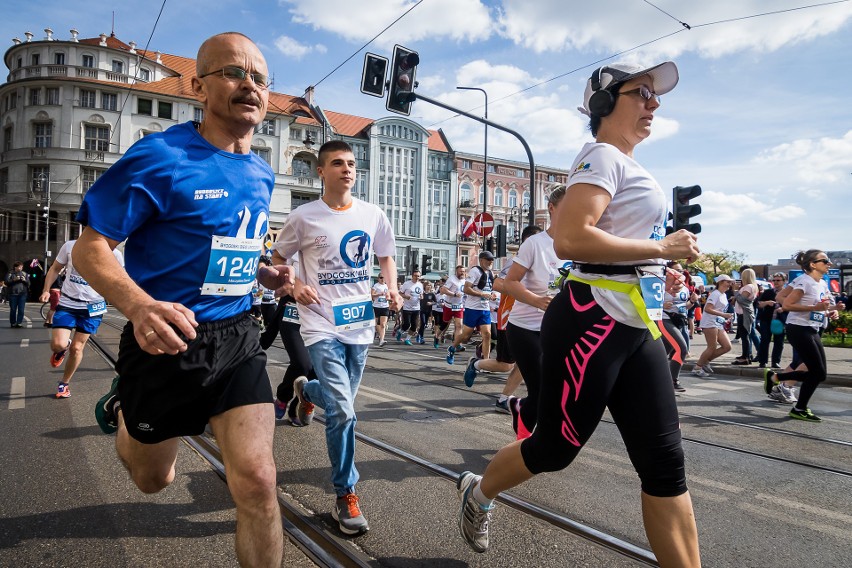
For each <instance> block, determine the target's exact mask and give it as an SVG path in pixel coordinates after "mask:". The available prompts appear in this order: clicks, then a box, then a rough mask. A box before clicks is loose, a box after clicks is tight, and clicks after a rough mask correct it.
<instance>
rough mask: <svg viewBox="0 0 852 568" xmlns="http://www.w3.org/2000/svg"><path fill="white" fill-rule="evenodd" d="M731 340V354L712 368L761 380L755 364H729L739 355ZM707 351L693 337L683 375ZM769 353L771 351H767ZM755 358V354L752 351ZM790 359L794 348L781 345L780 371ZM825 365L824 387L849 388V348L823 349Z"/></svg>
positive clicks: (738, 345) (851, 366) (851, 352)
mask: <svg viewBox="0 0 852 568" xmlns="http://www.w3.org/2000/svg"><path fill="white" fill-rule="evenodd" d="M728 338H730V340H731V345H732V349H731V351H730V352H728V353H726V354H725V355H722V356H721V357H719V358H718V359H716V360H715V361H713V363H712V365H713V367H714V368H715V369H716V370H717V372H718V373H723V374H725V375H737V376H741V377H753V378H757V379H762V378H763V369H759V368H758V367H757V363H752V364H751V365H732V364H731V363H732V362H733V360H734V359H735V358H736V357H739V356H740V355H742V352H743V348H742V343H741V342H740V341H738V340H734V335H733V334H728ZM706 347H707V342H706V341H705V340H704V336H703V335H701V334H698V333H696V334H694V335H693V338H692V341H691V342H690V347H689V352H690V353H691V355H692V356H691V357H689V358H688V359H687V361H686V363H685V364H684V366H683V371H681V372H690V371H692V364H693V363H695V361H696V360H697V359H698V356H699V355H701V352H702V351H704V349H705V348H706ZM770 349H771V347H770ZM755 354H756V350H755ZM792 357H793V348H792V347H791V346H790V344H789V343H787V344H785V345H784V352H783V354H782V355H781V367H782V368H783V367H786V366H787V365H788V364H789V363H790V360H791V359H792ZM825 358H826V363H828V378H827V379H826V384H830V385H837V386H843V387H852V348H849V349H846V348H843V347H826V348H825Z"/></svg>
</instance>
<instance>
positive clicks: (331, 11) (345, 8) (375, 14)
mask: <svg viewBox="0 0 852 568" xmlns="http://www.w3.org/2000/svg"><path fill="white" fill-rule="evenodd" d="M279 4H280V5H282V6H287V7H289V12H290V14H292V18H293V22H295V23H297V24H303V25H307V26H310V27H312V28H313V29H314V30H322V31H326V32H331V33H334V34H337V35H339V36H341V37H343V38H345V39H346V40H348V41H350V42H363V41H366V40H369V39H372V38H373V36H375V35H376V34H378V33H379V32H380V31H382V30H383V29H384V28H385V27H386V26H388V25H389V24H390V23H391V22H393V21H394V20H396V19H397V18H399V17H400V16H401V15H402V14H404V13H405V12H406V11H407V10H408V9H410V8H411V7H412V6H413V5H414V4H415V1H414V0H371V1H370V2H369V7H367V6H364V7H363V8H360V9H359V8H355V7H353V3H352V2H351V1H350V0H279ZM492 27H493V26H492V21H491V17H490V15H489V11H488V7H486V6H485V5H484V4H483V3H482V2H480V1H479V0H428V1H426V2H423V3H422V4H421V5H419V6H417V7H416V8H414V9H413V10H412V11H411V13H410V14H407V15H406V16H405V17H404V18H402V19H401V20H400V21H399V22H397V23H396V24H395V25H394V26H392V27H391V28H390V29H389V30H387V31H386V32H384V33H383V34H382V35H381V36H380V37H379V38H378V39H377V40H376V45H378V46H381V47H387V46H392V45H393V44H394V43H406V42H407V43H411V42H416V41H417V40H421V39H432V40H434V39H439V38H448V39H451V40H453V41H458V42H461V41H466V42H476V41H482V40H485V39H488V37H489V36H490V35H491V33H492Z"/></svg>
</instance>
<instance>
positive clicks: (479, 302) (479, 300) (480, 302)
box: [462, 264, 494, 310]
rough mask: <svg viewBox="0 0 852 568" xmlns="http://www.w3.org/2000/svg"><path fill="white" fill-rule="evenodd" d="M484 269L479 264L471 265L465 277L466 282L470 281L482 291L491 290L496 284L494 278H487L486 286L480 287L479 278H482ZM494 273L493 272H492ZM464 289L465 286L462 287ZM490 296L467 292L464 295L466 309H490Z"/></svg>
mask: <svg viewBox="0 0 852 568" xmlns="http://www.w3.org/2000/svg"><path fill="white" fill-rule="evenodd" d="M482 274H483V270H482V267H481V266H479V265H478V264H477V265H476V266H471V267H470V268H468V269H467V278H465V282H470V285H471V286H473V287H474V288H476V289H477V290H480V291H482V292H489V293H490V292H491V289H492V287H493V285H494V281H493V279H492V278H488V277H487V276H486V278H485V288H480V287H479V286H478V284H479V279H480V278H482ZM492 274H493V273H492ZM462 290H464V288H462ZM488 302H489V298H488V297H487V296H485V297H482V296H473V295H471V294H466V295H465V297H464V309H466V310H487V309H488Z"/></svg>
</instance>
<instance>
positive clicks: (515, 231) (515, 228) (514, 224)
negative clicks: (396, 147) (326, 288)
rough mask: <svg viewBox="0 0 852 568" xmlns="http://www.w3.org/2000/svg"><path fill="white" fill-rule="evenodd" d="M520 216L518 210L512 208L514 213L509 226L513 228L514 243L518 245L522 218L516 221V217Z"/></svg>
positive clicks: (511, 214) (510, 217) (511, 215)
mask: <svg viewBox="0 0 852 568" xmlns="http://www.w3.org/2000/svg"><path fill="white" fill-rule="evenodd" d="M517 214H518V208H517V207H512V211H511V213H510V214H509V224H510V225H511V226H512V243H513V244H514V243H518V242H519V241H520V240H521V239H520V235H518V228H519V227H518V225H520V222H521V220H520V218H519V219H518V220H515V215H517Z"/></svg>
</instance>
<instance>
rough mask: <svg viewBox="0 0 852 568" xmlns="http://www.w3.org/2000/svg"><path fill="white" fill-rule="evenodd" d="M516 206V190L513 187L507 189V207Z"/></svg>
mask: <svg viewBox="0 0 852 568" xmlns="http://www.w3.org/2000/svg"><path fill="white" fill-rule="evenodd" d="M517 206H518V192H517V191H515V190H514V189H510V190H509V208H510V209H511V208H512V207H517Z"/></svg>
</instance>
